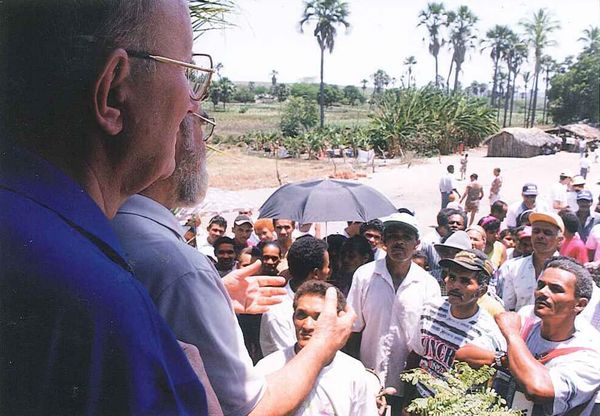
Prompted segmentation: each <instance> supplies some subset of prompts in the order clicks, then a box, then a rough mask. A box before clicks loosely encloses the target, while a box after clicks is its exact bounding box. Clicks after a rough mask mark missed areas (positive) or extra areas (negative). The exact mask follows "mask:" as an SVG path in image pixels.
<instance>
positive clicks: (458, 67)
mask: <svg viewBox="0 0 600 416" xmlns="http://www.w3.org/2000/svg"><path fill="white" fill-rule="evenodd" d="M459 73H460V65H459V64H458V62H457V63H456V68H455V69H454V88H452V94H456V89H457V88H458V74H459Z"/></svg>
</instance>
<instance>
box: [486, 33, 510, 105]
mask: <svg viewBox="0 0 600 416" xmlns="http://www.w3.org/2000/svg"><path fill="white" fill-rule="evenodd" d="M511 34H513V32H512V30H510V28H509V27H508V26H506V25H495V26H494V27H492V28H491V29H490V30H488V31H487V32H486V33H485V39H482V40H481V44H482V45H484V47H483V49H482V50H484V49H487V48H489V50H490V58H492V62H493V63H494V76H493V78H492V107H494V106H495V105H496V100H497V98H498V94H497V93H498V70H499V68H500V59H501V58H502V57H503V56H504V55H505V54H506V52H507V50H508V47H509V37H510V35H511Z"/></svg>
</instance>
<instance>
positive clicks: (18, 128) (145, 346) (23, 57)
mask: <svg viewBox="0 0 600 416" xmlns="http://www.w3.org/2000/svg"><path fill="white" fill-rule="evenodd" d="M0 31H1V32H2V33H1V35H0V62H1V64H0V131H1V132H2V136H1V137H2V139H1V141H0V146H1V152H0V201H1V202H0V204H1V208H0V213H1V214H0V229H1V230H2V232H1V233H0V235H1V237H0V238H1V239H2V240H1V243H0V246H1V247H2V248H1V250H0V264H2V271H1V272H0V282H1V285H2V286H1V290H0V305H1V313H0V340H1V341H0V358H1V360H0V362H1V364H0V374H2V376H1V377H0V392H1V393H0V413H2V414H183V413H185V414H197V415H205V414H207V400H206V395H205V390H204V388H203V386H202V384H201V383H200V382H199V380H198V378H197V376H196V374H195V373H194V371H193V369H192V367H191V366H190V364H189V362H188V360H187V359H186V356H185V355H184V352H183V351H182V349H181V348H180V346H179V344H178V343H177V341H176V338H175V337H174V335H173V333H172V332H171V330H170V329H169V328H168V326H167V324H166V323H165V322H164V320H163V319H162V318H161V317H160V315H159V313H158V311H157V310H156V308H155V307H154V305H153V303H152V300H151V298H150V297H149V295H148V292H147V291H146V290H145V289H144V288H143V287H142V285H140V284H139V282H138V281H137V280H136V279H135V278H134V276H133V274H132V270H131V267H130V265H129V263H128V261H127V258H126V254H125V252H124V251H123V249H122V247H121V245H120V244H119V242H118V241H117V238H116V236H115V234H114V233H113V231H112V230H111V228H110V224H109V222H108V219H110V218H112V217H114V215H115V213H116V212H117V209H118V208H119V206H120V205H121V204H122V203H123V202H124V201H125V200H126V199H127V197H129V196H130V195H133V194H135V193H137V192H139V191H141V190H143V189H144V188H146V187H148V186H149V185H150V184H151V183H153V182H155V181H156V180H157V179H160V178H166V177H168V176H170V175H171V174H172V173H173V170H174V168H175V154H176V137H177V132H178V130H179V126H180V124H181V122H182V120H183V119H184V118H185V117H186V115H189V116H190V117H195V116H193V114H199V115H200V116H202V118H204V119H207V118H206V117H205V116H204V115H202V113H200V108H199V100H200V99H201V98H202V97H203V96H205V95H206V91H207V86H208V82H209V81H208V80H209V79H210V74H211V73H212V69H211V68H210V66H209V67H208V68H198V67H196V66H195V65H194V64H192V63H191V61H192V45H193V36H192V29H191V24H190V17H189V11H188V8H187V3H186V2H183V1H179V0H107V1H91V2H90V1H86V2H80V1H64V0H44V1H43V2H35V3H34V4H33V5H32V3H30V2H23V1H20V0H6V1H2V2H0ZM143 50H146V51H149V52H143V53H137V52H134V51H143ZM140 58H141V59H140ZM186 69H192V70H196V71H195V72H196V73H202V74H206V75H203V76H204V78H205V79H202V77H201V82H200V83H199V84H198V83H197V82H196V81H197V79H196V78H192V76H191V73H192V72H189V71H188V72H187V73H186ZM190 81H192V84H191V85H190ZM197 85H199V87H198V89H192V88H191V87H192V86H197ZM204 121H205V122H206V123H209V120H208V119H207V120H204ZM209 124H210V123H209ZM23 215H26V216H27V221H21V218H22V217H23ZM186 348H187V349H188V351H193V349H192V348H191V347H186Z"/></svg>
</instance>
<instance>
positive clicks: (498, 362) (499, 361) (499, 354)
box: [492, 351, 506, 368]
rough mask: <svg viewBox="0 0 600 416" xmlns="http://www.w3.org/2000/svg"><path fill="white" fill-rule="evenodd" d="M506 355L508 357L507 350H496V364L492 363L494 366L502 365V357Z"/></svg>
mask: <svg viewBox="0 0 600 416" xmlns="http://www.w3.org/2000/svg"><path fill="white" fill-rule="evenodd" d="M504 357H506V351H496V353H495V354H494V364H492V367H496V368H500V367H502V359H503V358H504Z"/></svg>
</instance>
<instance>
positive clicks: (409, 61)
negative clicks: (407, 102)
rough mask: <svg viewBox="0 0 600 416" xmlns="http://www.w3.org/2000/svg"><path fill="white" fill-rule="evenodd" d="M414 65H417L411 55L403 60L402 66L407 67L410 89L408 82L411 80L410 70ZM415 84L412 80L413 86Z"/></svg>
mask: <svg viewBox="0 0 600 416" xmlns="http://www.w3.org/2000/svg"><path fill="white" fill-rule="evenodd" d="M416 64H417V60H416V59H415V57H414V56H413V55H411V56H409V57H408V58H406V59H405V60H404V65H406V66H408V87H409V88H410V80H411V79H412V68H413V66H414V65H416ZM415 84H416V82H415V80H414V79H413V86H414V85H415Z"/></svg>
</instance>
